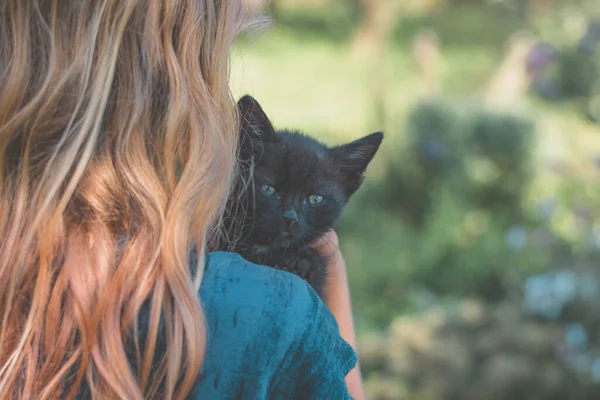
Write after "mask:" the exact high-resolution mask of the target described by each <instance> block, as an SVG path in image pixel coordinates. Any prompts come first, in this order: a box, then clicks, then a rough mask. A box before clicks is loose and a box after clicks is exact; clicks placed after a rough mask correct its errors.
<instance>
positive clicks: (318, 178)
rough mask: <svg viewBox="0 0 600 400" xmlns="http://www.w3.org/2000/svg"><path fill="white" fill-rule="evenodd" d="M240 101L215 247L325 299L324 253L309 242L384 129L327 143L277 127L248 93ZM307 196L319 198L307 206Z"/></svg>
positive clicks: (331, 216)
mask: <svg viewBox="0 0 600 400" xmlns="http://www.w3.org/2000/svg"><path fill="white" fill-rule="evenodd" d="M238 108H239V111H240V117H241V121H240V124H241V127H240V134H241V138H240V164H239V169H240V173H239V177H238V180H237V183H236V186H235V189H234V191H233V193H232V195H231V198H230V199H229V201H228V207H227V210H228V212H227V214H226V219H225V222H226V230H225V235H224V240H223V241H222V242H221V243H222V244H221V246H220V248H221V249H228V250H233V251H235V252H237V253H240V254H241V255H242V256H243V257H244V258H246V259H247V260H249V261H252V262H255V263H260V264H264V265H268V266H271V267H275V268H279V269H283V270H287V271H290V272H292V273H295V274H297V275H299V276H300V277H302V278H303V279H305V280H306V281H307V282H308V283H309V284H310V285H311V286H313V288H314V289H315V290H316V291H317V293H319V295H320V296H321V297H323V298H324V295H325V293H324V287H325V278H326V276H327V271H326V260H325V259H324V258H323V257H322V256H321V255H320V254H318V253H317V252H316V251H315V250H313V249H312V248H310V247H309V246H308V245H309V243H311V242H313V241H314V240H316V239H318V238H320V237H321V236H322V235H323V234H324V233H326V232H327V231H329V230H330V229H332V228H333V227H334V225H335V224H336V222H337V220H338V218H339V217H340V214H341V213H342V210H343V209H344V206H345V205H346V203H347V201H348V200H349V199H350V197H351V196H352V195H353V194H354V192H356V190H358V188H359V187H360V185H361V183H362V179H363V173H364V172H365V170H366V168H367V165H368V164H369V162H370V161H371V159H372V158H373V156H374V155H375V153H376V152H377V150H378V148H379V145H380V144H381V141H382V139H383V133H381V132H377V133H373V134H371V135H369V136H366V137H364V138H362V139H359V140H356V141H354V142H352V143H349V144H346V145H342V146H336V147H327V146H325V145H323V144H321V143H319V142H318V141H316V140H314V139H312V138H310V137H308V136H306V135H304V134H302V133H299V132H293V131H285V130H284V131H276V130H275V129H274V128H273V126H272V125H271V122H270V121H269V119H268V118H267V116H266V115H265V113H264V112H263V110H262V108H261V107H260V105H259V104H258V102H257V101H256V100H254V99H253V98H252V97H250V96H244V97H243V98H241V99H240V100H239V102H238ZM264 185H269V186H268V187H267V186H264ZM274 190H275V192H274V193H272V192H273V191H274ZM311 195H318V196H322V198H323V200H322V202H321V203H319V204H312V205H311V201H310V199H309V198H310V196H311ZM318 196H317V197H312V202H313V203H316V202H318V201H319V200H320V197H318ZM286 216H287V217H288V218H287V220H286V219H285V217H286ZM227 244H232V246H230V247H227Z"/></svg>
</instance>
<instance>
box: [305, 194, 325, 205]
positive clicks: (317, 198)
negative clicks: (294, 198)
mask: <svg viewBox="0 0 600 400" xmlns="http://www.w3.org/2000/svg"><path fill="white" fill-rule="evenodd" d="M323 200H325V198H324V197H323V196H321V195H320V194H311V195H310V196H308V202H309V203H310V205H311V206H318V205H319V204H321V203H322V202H323Z"/></svg>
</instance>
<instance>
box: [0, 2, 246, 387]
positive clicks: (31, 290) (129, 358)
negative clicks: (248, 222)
mask: <svg viewBox="0 0 600 400" xmlns="http://www.w3.org/2000/svg"><path fill="white" fill-rule="evenodd" d="M251 11H252V10H250V9H249V6H248V4H244V2H243V1H242V0H221V1H219V0H170V1H164V0H77V1H61V0H3V1H2V2H0V157H1V158H0V238H1V239H0V318H1V325H0V398H2V399H5V398H14V397H15V396H18V397H20V398H24V399H48V398H59V397H60V398H74V397H75V396H77V395H78V394H81V393H82V391H81V388H87V389H86V393H87V394H88V395H90V396H91V397H93V398H100V399H112V398H125V399H142V398H161V399H163V398H164V399H181V398H183V397H184V396H185V395H186V394H187V393H188V392H189V391H190V389H191V387H192V385H193V383H194V381H195V379H196V378H197V375H198V372H199V370H200V367H201V365H202V360H203V354H204V345H205V329H204V324H203V313H202V309H201V306H200V303H199V299H198V295H197V293H198V289H199V286H200V280H201V276H202V267H203V265H202V261H203V260H204V257H203V254H204V248H205V245H204V244H205V242H206V238H207V235H209V234H210V230H211V227H213V226H214V225H215V221H216V220H217V219H218V217H219V215H220V213H221V212H222V210H223V203H224V200H225V198H226V196H227V194H228V190H229V187H230V183H231V179H232V175H233V173H232V172H233V169H234V164H235V153H236V152H235V150H236V144H237V119H236V112H235V102H234V101H233V98H232V97H231V94H230V91H229V86H228V68H229V67H228V63H229V52H230V47H231V43H232V41H233V40H234V38H235V36H236V35H237V34H238V33H239V32H240V31H241V30H242V29H243V28H245V27H246V24H247V22H249V19H248V17H249V16H250V14H252V12H251ZM192 245H195V246H196V247H197V249H198V252H199V257H198V259H199V260H200V261H199V265H198V268H196V269H195V272H194V274H191V273H190V267H189V264H188V262H189V251H190V248H191V246H192ZM143 306H144V309H147V313H146V314H147V318H146V319H147V320H148V322H147V323H146V324H145V326H144V327H143V329H142V328H141V327H140V323H139V320H140V315H141V314H142V313H140V310H141V309H142V307H143ZM141 331H144V332H141ZM140 336H141V337H144V338H145V339H144V340H139V339H138V338H139V337H140ZM161 337H162V338H163V339H164V340H163V339H161ZM161 340H162V341H163V342H164V343H166V344H165V346H166V348H165V349H163V351H158V350H157V342H159V341H161ZM142 342H143V343H142ZM127 343H131V346H128V345H127ZM130 348H131V349H133V351H131V349H130Z"/></svg>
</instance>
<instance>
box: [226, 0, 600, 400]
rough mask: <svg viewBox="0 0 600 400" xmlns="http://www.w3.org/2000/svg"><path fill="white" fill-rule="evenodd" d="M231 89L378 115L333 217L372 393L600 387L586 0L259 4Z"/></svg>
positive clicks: (350, 135)
mask: <svg viewBox="0 0 600 400" xmlns="http://www.w3.org/2000/svg"><path fill="white" fill-rule="evenodd" d="M271 11H272V13H273V19H274V25H273V27H272V28H271V29H269V30H267V31H266V32H262V33H259V34H257V35H252V36H249V37H248V38H246V39H244V40H243V41H241V42H240V43H239V45H238V46H237V48H236V51H235V57H234V66H233V70H232V78H233V88H234V93H235V95H236V96H240V95H242V94H244V93H250V94H252V95H253V96H254V97H255V98H256V99H257V100H258V101H259V102H260V103H261V104H262V105H263V107H264V109H265V111H266V112H267V114H269V115H270V117H271V119H272V121H273V123H274V124H275V126H276V127H280V128H296V129H301V130H304V131H305V132H306V133H308V134H310V135H313V136H315V137H317V138H320V139H321V140H323V141H324V142H326V143H331V144H334V143H341V142H345V141H350V140H353V139H356V138H359V137H361V136H364V135H366V134H368V133H371V132H374V131H378V130H383V131H385V134H386V138H385V140H384V144H383V148H382V150H381V151H380V153H379V154H378V155H377V157H376V159H375V160H374V161H373V163H372V165H371V166H370V168H369V170H368V174H367V175H368V177H367V180H366V183H365V185H364V186H363V187H362V188H361V190H360V191H359V193H358V194H357V195H356V196H355V197H354V198H353V199H352V201H351V203H350V204H349V206H348V208H347V209H346V211H345V214H344V217H343V220H342V222H341V224H340V226H339V234H340V238H341V242H342V247H343V253H344V256H345V257H346V260H347V264H348V268H349V278H350V284H351V290H352V298H353V307H354V311H355V318H356V323H357V330H358V335H359V353H360V356H361V363H362V368H363V373H364V378H365V382H366V388H367V392H368V395H369V399H372V400H396V399H416V400H420V399H421V400H437V399H460V400H469V399H473V400H480V399H489V400H496V399H498V400H504V399H513V400H514V399H516V400H520V399H523V400H525V399H527V400H537V399H540V400H546V399H557V400H559V399H560V400H563V399H575V400H579V399H585V400H587V399H594V398H600V280H599V275H600V274H599V267H598V261H599V260H600V257H599V255H600V220H599V213H600V185H599V183H600V182H599V178H600V69H599V65H600V0H589V1H579V0H272V1H271Z"/></svg>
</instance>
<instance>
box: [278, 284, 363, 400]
mask: <svg viewBox="0 0 600 400" xmlns="http://www.w3.org/2000/svg"><path fill="white" fill-rule="evenodd" d="M306 290H307V292H308V296H307V297H308V299H309V301H308V304H309V305H308V306H307V307H306V308H305V315H304V318H299V319H297V320H296V321H290V322H291V323H295V324H298V322H299V321H302V322H301V323H300V324H298V325H297V327H298V334H297V335H296V338H297V339H296V340H295V341H294V343H293V344H292V346H290V348H289V350H288V352H287V354H286V356H285V357H284V363H283V365H282V369H281V370H280V371H279V373H278V374H277V381H276V382H275V385H274V387H273V388H272V389H273V390H272V391H271V393H272V394H273V396H272V397H271V398H273V399H298V400H312V399H315V400H316V399H319V400H322V399H328V400H329V399H331V400H338V399H339V400H347V399H351V397H350V395H349V394H348V389H347V387H346V383H345V378H346V375H347V374H348V372H350V370H352V368H354V366H355V365H356V362H357V356H356V353H355V352H354V349H352V347H351V346H350V345H349V344H348V343H347V342H346V341H344V339H342V337H341V336H340V332H339V328H338V325H337V322H336V320H335V318H334V316H333V314H332V313H331V312H330V311H329V309H328V308H327V307H326V306H325V304H324V303H323V302H322V301H321V299H320V298H319V297H318V295H317V294H316V293H315V291H314V290H313V289H312V288H310V287H309V286H308V285H306Z"/></svg>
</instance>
